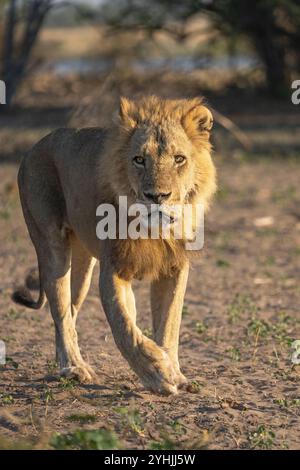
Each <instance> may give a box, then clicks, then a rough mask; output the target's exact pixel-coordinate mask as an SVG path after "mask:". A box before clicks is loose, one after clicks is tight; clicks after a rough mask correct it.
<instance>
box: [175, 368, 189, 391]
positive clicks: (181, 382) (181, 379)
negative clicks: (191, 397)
mask: <svg viewBox="0 0 300 470" xmlns="http://www.w3.org/2000/svg"><path fill="white" fill-rule="evenodd" d="M175 382H176V385H177V387H178V388H182V387H184V386H185V385H187V383H188V379H187V378H186V377H185V375H183V373H182V372H181V371H180V370H178V371H177V372H176V378H175Z"/></svg>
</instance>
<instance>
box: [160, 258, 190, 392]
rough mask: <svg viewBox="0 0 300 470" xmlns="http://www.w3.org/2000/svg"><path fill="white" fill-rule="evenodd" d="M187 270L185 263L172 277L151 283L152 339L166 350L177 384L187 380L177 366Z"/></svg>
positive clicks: (163, 277) (187, 266)
mask: <svg viewBox="0 0 300 470" xmlns="http://www.w3.org/2000/svg"><path fill="white" fill-rule="evenodd" d="M188 272H189V265H188V263H186V264H185V266H184V267H183V268H182V269H181V270H180V271H176V272H174V274H173V275H172V277H165V276H162V277H161V278H160V279H158V280H157V281H154V282H152V284H151V308H152V317H153V333H154V339H155V341H156V342H157V344H158V345H159V346H162V347H163V348H164V349H165V350H166V351H167V352H168V354H169V357H170V359H171V361H172V364H173V366H174V368H175V370H176V383H177V385H178V386H181V385H183V384H185V383H186V382H187V379H186V378H185V377H184V375H183V374H182V373H181V371H180V367H179V361H178V344H179V329H180V323H181V315H182V307H183V301H184V295H185V290H186V284H187V278H188Z"/></svg>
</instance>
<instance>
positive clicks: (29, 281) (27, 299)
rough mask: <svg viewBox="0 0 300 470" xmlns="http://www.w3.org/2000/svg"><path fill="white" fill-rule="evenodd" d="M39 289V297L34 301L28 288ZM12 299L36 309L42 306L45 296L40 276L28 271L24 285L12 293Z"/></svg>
mask: <svg viewBox="0 0 300 470" xmlns="http://www.w3.org/2000/svg"><path fill="white" fill-rule="evenodd" d="M36 288H38V289H39V297H38V299H37V300H36V301H35V300H34V299H33V297H32V295H31V292H30V289H36ZM12 300H13V301H14V302H16V303H17V304H20V305H24V306H25V307H28V308H33V309H35V310H38V309H40V308H42V307H44V305H45V303H46V301H47V298H46V294H45V290H44V287H43V284H42V282H41V276H40V275H39V276H36V277H35V276H34V275H33V273H30V274H29V275H28V276H27V278H26V286H25V287H21V288H19V289H17V290H16V291H15V292H14V293H13V294H12Z"/></svg>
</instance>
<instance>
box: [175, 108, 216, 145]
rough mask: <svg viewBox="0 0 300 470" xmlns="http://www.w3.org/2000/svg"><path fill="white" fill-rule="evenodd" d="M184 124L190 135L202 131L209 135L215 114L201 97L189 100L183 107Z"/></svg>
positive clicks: (203, 133)
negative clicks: (203, 102) (213, 114)
mask: <svg viewBox="0 0 300 470" xmlns="http://www.w3.org/2000/svg"><path fill="white" fill-rule="evenodd" d="M182 126H183V128H184V129H185V131H186V133H187V134H188V135H191V136H194V135H195V133H198V134H199V133H200V134H202V135H206V136H207V137H209V133H210V131H211V129H212V127H213V116H212V113H211V112H210V111H209V109H208V108H207V107H206V106H204V105H203V104H202V102H201V100H199V99H194V100H190V101H188V102H187V103H186V104H185V106H184V107H183V114H182Z"/></svg>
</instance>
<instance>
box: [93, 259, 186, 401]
mask: <svg viewBox="0 0 300 470" xmlns="http://www.w3.org/2000/svg"><path fill="white" fill-rule="evenodd" d="M100 296H101V300H102V304H103V308H104V311H105V314H106V316H107V319H108V322H109V324H110V326H111V329H112V333H113V336H114V339H115V342H116V345H117V346H118V348H119V350H120V351H121V353H122V355H123V356H124V357H125V359H126V360H127V361H128V363H129V364H130V366H131V367H132V369H133V370H134V371H135V373H136V374H137V375H138V376H139V377H140V379H141V381H142V383H143V384H144V385H145V386H146V387H147V388H149V389H150V390H152V391H154V392H157V393H163V394H171V393H176V392H177V387H176V382H175V377H176V373H175V371H174V368H173V365H172V361H171V359H170V358H169V356H168V354H167V353H166V352H165V351H164V349H163V348H160V347H159V346H158V345H157V344H155V342H154V341H152V340H151V339H149V338H147V337H146V336H144V335H143V334H142V332H141V330H140V329H139V328H138V327H137V326H136V322H135V318H136V312H135V302H134V296H133V292H132V289H131V283H130V282H127V281H125V280H123V279H121V278H120V277H119V276H118V275H117V274H116V273H115V272H114V270H113V268H112V266H111V264H110V262H109V260H106V261H103V262H102V264H101V273H100Z"/></svg>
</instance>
